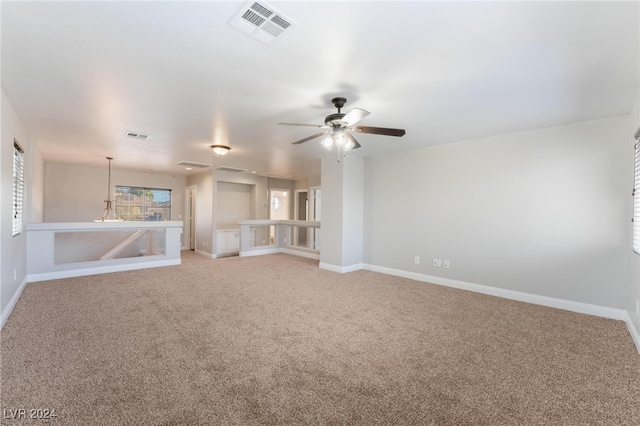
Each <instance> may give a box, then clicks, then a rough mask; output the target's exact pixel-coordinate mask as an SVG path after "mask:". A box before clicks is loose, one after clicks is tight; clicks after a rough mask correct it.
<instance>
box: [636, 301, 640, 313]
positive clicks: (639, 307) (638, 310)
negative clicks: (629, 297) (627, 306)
mask: <svg viewBox="0 0 640 426" xmlns="http://www.w3.org/2000/svg"><path fill="white" fill-rule="evenodd" d="M636 314H637V315H640V299H636Z"/></svg>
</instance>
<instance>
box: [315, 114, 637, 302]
mask: <svg viewBox="0 0 640 426" xmlns="http://www.w3.org/2000/svg"><path fill="white" fill-rule="evenodd" d="M628 128H629V116H626V117H614V118H609V119H603V120H596V121H590V122H585V123H578V124H572V125H567V126H559V127H553V128H547V129H539V130H534V131H529V132H522V133H517V134H510V135H503V136H496V137H491V138H485V139H480V140H474V141H468V142H461V143H455V144H450V145H444V146H438V147H433V148H426V149H422V150H417V151H411V152H404V153H399V154H395V155H390V156H386V157H378V158H375V159H368V160H367V161H366V163H365V220H364V224H365V236H364V243H365V244H364V245H365V253H364V258H365V263H367V264H370V265H375V266H381V267H386V268H393V269H398V270H402V271H409V272H415V273H420V274H425V275H433V276H438V277H444V278H450V279H454V280H459V281H465V282H469V283H475V284H481V285H487V286H493V287H498V288H503V289H509V290H515V291H520V292H525V293H532V294H536V295H542V296H549V297H555V298H560V299H565V300H572V301H577V302H583V303H588V304H594V305H600V306H605V307H611V308H617V309H622V308H625V299H626V296H627V294H626V292H627V291H628V290H627V287H628V272H627V271H628V268H627V265H628V250H629V235H630V232H631V227H630V222H629V213H630V211H631V210H630V209H631V197H630V196H629V194H630V192H629V191H630V186H629V184H630V182H631V180H632V169H631V168H629V167H627V166H628V164H629V134H628ZM323 171H324V169H323ZM324 184H325V182H324V175H323V185H324ZM325 193H326V192H325ZM323 213H324V212H323ZM323 219H324V218H323ZM323 225H324V224H323ZM414 256H420V257H421V264H420V265H416V264H415V263H414ZM434 258H438V259H443V260H444V259H446V260H449V261H450V262H451V268H450V269H444V268H435V267H433V266H432V260H433V259H434Z"/></svg>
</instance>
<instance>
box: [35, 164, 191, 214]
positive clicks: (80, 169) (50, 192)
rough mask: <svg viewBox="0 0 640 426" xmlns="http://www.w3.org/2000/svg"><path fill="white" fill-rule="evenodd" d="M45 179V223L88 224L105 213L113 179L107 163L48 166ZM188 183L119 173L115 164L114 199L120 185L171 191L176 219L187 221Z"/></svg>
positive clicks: (181, 179) (166, 177)
mask: <svg viewBox="0 0 640 426" xmlns="http://www.w3.org/2000/svg"><path fill="white" fill-rule="evenodd" d="M114 161H115V160H114ZM45 177H46V181H45V191H44V200H45V209H44V219H45V222H87V221H92V220H94V219H96V218H98V217H101V216H102V214H103V213H104V207H105V203H104V200H105V199H106V198H107V182H108V178H109V172H108V168H107V162H106V160H105V166H104V168H96V167H85V166H76V165H70V164H55V163H47V164H46V166H45ZM186 183H187V181H186V178H185V177H184V176H171V175H161V174H156V173H144V172H136V171H130V170H119V169H117V168H114V166H113V162H112V165H111V197H114V196H115V187H116V186H138V187H143V188H160V189H170V190H171V219H172V220H182V219H183V216H184V207H185V195H184V194H185V186H186Z"/></svg>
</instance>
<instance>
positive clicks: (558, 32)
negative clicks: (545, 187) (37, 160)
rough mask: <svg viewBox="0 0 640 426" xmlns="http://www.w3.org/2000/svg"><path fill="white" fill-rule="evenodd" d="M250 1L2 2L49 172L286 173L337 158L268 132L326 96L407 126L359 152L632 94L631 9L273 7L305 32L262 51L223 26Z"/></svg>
mask: <svg viewBox="0 0 640 426" xmlns="http://www.w3.org/2000/svg"><path fill="white" fill-rule="evenodd" d="M245 4H246V3H245V2H231V1H228V2H118V1H116V2H7V1H2V3H1V19H2V51H1V54H2V88H3V90H4V91H5V93H6V94H7V96H8V97H9V99H10V100H11V101H12V103H13V105H14V107H15V109H16V110H17V113H18V115H19V116H20V117H21V119H22V121H23V124H24V126H25V128H26V129H27V131H28V132H29V134H30V135H31V136H32V137H33V138H34V139H35V140H36V142H37V143H38V146H39V147H40V150H41V151H42V153H43V156H44V158H45V160H46V161H47V162H59V163H78V164H83V165H95V166H99V167H104V166H106V160H105V157H106V156H111V157H114V158H115V159H114V161H113V168H124V169H137V170H146V171H148V170H149V169H154V170H156V171H157V172H158V173H166V174H181V175H187V174H190V173H196V172H199V171H201V170H198V169H195V170H193V171H187V170H185V168H184V167H181V166H177V165H176V163H178V162H180V161H191V162H198V163H207V164H211V165H213V166H214V167H219V166H227V167H237V168H242V169H247V170H248V171H256V172H258V173H261V174H271V175H274V176H279V177H285V178H303V177H305V176H307V175H308V174H318V173H319V163H320V162H319V159H320V158H321V157H322V156H326V155H335V154H330V153H328V152H327V151H326V150H324V148H322V147H321V145H320V139H316V140H313V141H310V142H307V143H305V144H303V145H296V146H294V145H291V142H293V141H296V140H298V139H301V138H303V137H306V136H309V135H311V134H313V133H316V132H317V130H316V129H313V128H304V127H284V126H277V125H276V123H278V122H282V121H285V122H302V123H317V124H321V123H323V122H324V117H325V116H326V115H328V114H330V113H334V112H336V111H335V109H334V108H333V106H332V105H331V102H330V99H331V98H332V97H334V96H343V97H346V98H347V99H348V102H347V104H346V105H345V108H344V109H343V112H348V111H349V110H350V109H351V108H354V107H359V108H363V109H366V110H368V111H371V113H372V114H371V115H370V116H368V117H366V118H365V119H364V120H362V121H361V122H360V124H362V125H365V126H380V127H399V128H404V129H406V131H407V134H406V135H405V136H404V137H402V138H394V137H386V136H379V135H363V134H358V135H357V138H358V140H359V142H360V143H361V144H362V146H363V147H362V148H361V149H359V150H356V151H351V152H350V153H349V154H348V155H357V156H364V157H371V156H378V155H385V154H389V153H392V152H395V151H401V150H412V149H418V148H421V147H426V146H432V145H438V144H445V143H450V142H455V141H460V140H468V139H476V138H481V137H485V136H492V135H497V134H504V133H512V132H518V131H523V130H528V129H533V128H540V127H547V126H554V125H560V124H565V123H571V122H578V121H584V120H591V119H596V118H602V117H607V116H614V115H622V114H628V113H629V112H630V111H631V109H632V108H633V106H634V103H635V102H636V100H637V96H638V84H639V82H638V80H639V70H640V66H639V50H640V47H639V33H640V28H639V22H640V8H639V4H638V2H618V3H614V2H609V1H603V2H515V1H514V2H415V1H414V2H400V1H394V2H373V1H371V2H364V1H358V2H307V1H297V2H281V1H269V2H267V4H268V5H271V6H273V7H274V8H275V9H277V10H279V11H280V12H282V13H283V14H284V15H286V16H288V17H289V18H290V19H292V20H293V21H295V23H296V24H297V26H296V27H295V28H293V29H292V30H288V31H287V32H285V33H283V34H282V35H281V36H280V37H278V38H277V39H276V40H275V42H274V43H273V44H272V45H266V44H264V43H261V42H259V41H257V40H255V39H253V38H251V37H249V36H247V35H246V34H243V33H241V32H240V31H238V30H237V29H235V28H233V27H231V26H230V25H229V22H230V21H231V20H232V18H233V17H234V16H235V15H236V14H237V13H238V11H240V10H241V8H242V7H243V6H244V5H245ZM127 131H134V132H140V133H144V134H148V135H150V136H151V138H150V139H149V140H147V141H142V140H136V139H131V138H126V137H125V136H124V133H125V132H127ZM212 144H226V145H229V146H230V147H231V152H230V153H229V154H228V155H227V156H225V157H215V156H214V155H213V154H212V153H211V151H210V149H209V148H208V147H209V146H210V145H212Z"/></svg>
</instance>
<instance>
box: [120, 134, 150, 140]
mask: <svg viewBox="0 0 640 426" xmlns="http://www.w3.org/2000/svg"><path fill="white" fill-rule="evenodd" d="M124 135H125V136H127V137H129V138H135V139H144V140H146V139H149V135H143V134H142V133H136V132H127V133H125V134H124Z"/></svg>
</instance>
